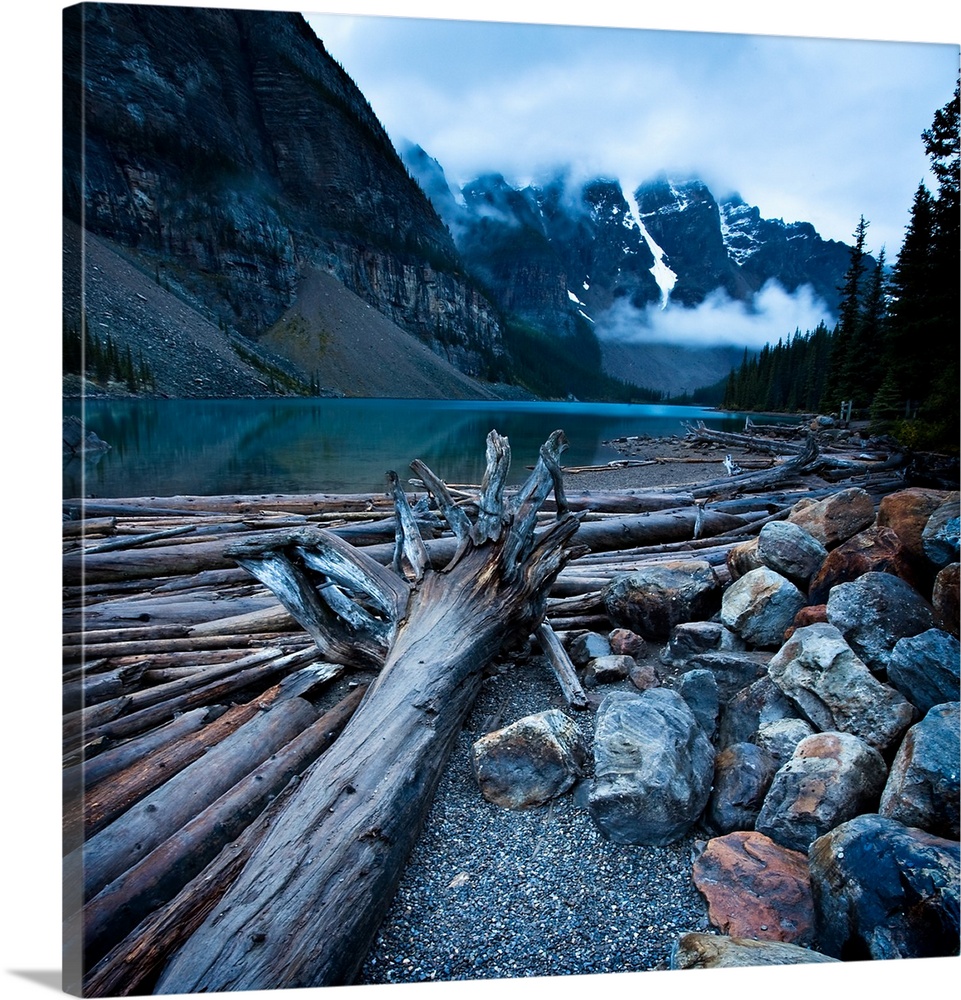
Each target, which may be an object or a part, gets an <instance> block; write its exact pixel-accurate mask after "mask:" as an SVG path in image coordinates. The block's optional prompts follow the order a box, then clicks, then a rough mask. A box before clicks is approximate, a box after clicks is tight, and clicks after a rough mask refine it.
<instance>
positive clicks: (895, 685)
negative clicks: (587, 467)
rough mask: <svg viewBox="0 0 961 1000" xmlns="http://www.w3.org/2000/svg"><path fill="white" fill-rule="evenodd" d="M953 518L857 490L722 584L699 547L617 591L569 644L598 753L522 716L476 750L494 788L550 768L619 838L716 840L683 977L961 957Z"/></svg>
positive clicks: (770, 538) (799, 523) (774, 527)
mask: <svg viewBox="0 0 961 1000" xmlns="http://www.w3.org/2000/svg"><path fill="white" fill-rule="evenodd" d="M958 515H959V494H958V493H946V492H942V491H936V490H930V489H905V490H902V491H900V492H898V493H895V494H892V495H889V496H886V497H885V498H884V499H883V500H882V501H881V502H880V505H879V507H878V509H877V510H875V508H874V504H873V503H872V501H871V498H870V497H869V496H868V495H867V494H866V493H865V492H864V491H863V490H860V489H858V488H856V487H853V488H850V489H845V490H842V491H840V492H838V493H836V494H834V495H833V496H830V497H828V498H827V499H824V500H820V501H817V502H811V501H802V502H800V503H799V504H798V505H796V507H795V508H794V509H793V510H792V512H791V513H790V515H789V516H788V518H787V520H785V521H778V522H771V523H769V524H767V525H765V526H764V528H763V529H762V530H761V532H760V534H759V536H758V537H757V538H755V539H753V540H752V541H750V542H747V543H743V544H740V545H737V546H735V547H733V548H731V549H730V550H729V553H728V557H727V561H726V569H727V574H728V575H729V577H730V581H729V582H727V581H725V582H723V583H722V576H721V575H720V574H718V573H716V572H715V570H714V569H713V568H712V567H711V566H710V565H709V564H708V563H707V562H703V563H701V562H698V561H696V560H690V559H687V560H684V561H683V562H682V561H678V562H674V563H659V564H654V565H650V566H647V567H645V568H644V569H643V571H638V572H633V573H631V574H629V575H625V576H623V577H620V578H618V579H616V580H614V582H613V583H611V584H610V585H609V587H608V589H607V591H606V592H605V593H604V594H603V595H602V596H603V602H604V606H605V609H606V613H607V616H608V618H609V620H610V622H611V624H612V626H613V630H612V631H611V632H610V633H609V634H608V635H603V634H600V633H584V632H581V633H579V634H576V635H570V636H568V637H567V645H568V649H569V652H570V656H571V659H572V662H573V663H574V664H575V665H576V666H577V669H578V672H579V675H580V676H581V678H582V680H583V682H584V686H585V687H586V688H587V689H588V690H589V691H590V700H591V703H592V705H593V706H594V707H596V712H597V716H596V726H595V733H594V740H593V749H592V750H591V748H589V747H582V746H580V745H575V744H574V743H572V744H571V745H570V746H568V745H567V744H565V742H564V733H565V727H564V724H563V713H559V712H557V711H556V710H552V711H551V712H547V713H543V715H542V716H540V717H538V716H532V717H530V718H528V719H525V720H520V721H519V722H517V723H515V724H513V725H512V726H509V727H507V728H506V729H504V730H501V731H499V732H497V733H492V734H489V735H488V736H485V737H484V738H483V739H482V740H480V741H479V742H478V745H477V747H476V750H475V762H479V761H483V765H481V764H480V763H477V764H476V767H477V774H478V778H479V780H480V781H481V785H482V788H484V789H485V791H484V794H485V795H489V792H488V790H487V789H488V788H490V787H496V788H497V789H498V795H499V796H500V799H499V800H497V801H501V803H502V804H504V805H506V806H508V807H510V808H517V807H524V806H525V805H527V804H530V803H534V802H542V801H544V797H543V796H544V794H545V792H544V789H545V788H547V787H548V783H546V782H545V780H544V777H543V772H544V768H545V766H546V765H545V763H544V762H545V760H548V761H549V763H550V766H551V768H552V769H554V770H553V771H552V775H551V780H550V783H549V787H550V788H551V789H556V792H551V794H563V793H564V792H565V791H567V790H568V789H570V788H572V787H579V788H580V789H581V793H580V794H581V799H580V801H582V802H583V803H584V804H585V805H586V806H587V808H588V810H589V812H590V814H591V816H592V818H593V820H594V822H595V824H596V825H597V828H598V829H599V831H600V832H601V834H602V835H603V836H604V837H605V838H607V839H609V840H611V841H612V842H615V843H619V844H633V845H639V846H643V845H663V844H668V843H671V842H673V841H674V840H677V839H678V838H680V837H682V836H684V835H686V834H688V833H690V832H691V831H695V832H696V833H698V835H699V836H700V835H703V836H704V837H705V839H704V840H703V841H699V842H698V843H699V845H700V848H701V849H700V853H699V854H698V855H697V856H696V858H695V859H694V861H693V868H692V878H693V880H694V883H695V885H696V886H697V888H698V890H699V891H700V892H701V893H702V895H703V896H704V898H705V900H706V901H707V904H708V912H709V919H710V921H711V923H712V924H713V926H714V927H715V928H716V929H717V931H718V932H719V933H720V935H721V937H719V936H718V935H702V934H685V935H683V936H681V937H680V938H679V939H678V942H677V944H676V947H675V949H674V954H673V956H672V960H671V961H672V966H673V967H675V968H701V967H705V966H706V965H730V964H761V963H765V962H775V963H778V964H783V963H790V962H806V961H829V960H838V959H840V960H852V959H866V958H872V959H883V958H895V957H898V958H908V957H932V956H941V955H956V954H958V952H959V924H961V921H959V874H961V854H959V844H958V839H959V771H961V767H959V729H961V719H959V707H961V705H959V702H961V695H959V678H961V671H959V661H961V646H959V642H958V632H959V622H958V605H959V599H958V578H959V574H958V559H959V516H958ZM649 647H650V648H653V649H658V648H660V652H659V654H658V655H657V659H656V661H655V662H654V663H653V664H652V663H651V662H650V661H651V659H652V658H651V657H648V656H647V649H648V648H649ZM605 689H606V692H607V693H604V692H605ZM558 715H560V716H562V718H561V719H558V718H557V717H556V716H558ZM525 734H535V735H533V736H531V738H530V740H529V745H528V742H527V741H526V740H525ZM545 734H546V735H545ZM498 746H500V747H501V750H500V752H499V753H497V752H494V750H493V748H496V747H498ZM527 753H529V755H530V759H529V760H528V761H527V762H526V763H525V764H520V763H518V760H519V757H523V756H524V755H525V754H527ZM591 756H593V770H592V769H591V766H590V758H591ZM498 757H500V758H502V759H504V760H506V761H507V764H506V765H505V768H504V770H503V771H501V772H499V773H498V774H496V775H492V774H491V768H492V766H493V765H492V764H491V761H492V760H495V759H496V758H498ZM508 772H509V773H508ZM525 776H528V777H529V781H530V787H525V788H512V789H510V790H509V791H505V789H508V788H509V786H511V785H512V784H513V783H514V782H523V781H526V780H528V779H527V778H525ZM585 789H586V792H585Z"/></svg>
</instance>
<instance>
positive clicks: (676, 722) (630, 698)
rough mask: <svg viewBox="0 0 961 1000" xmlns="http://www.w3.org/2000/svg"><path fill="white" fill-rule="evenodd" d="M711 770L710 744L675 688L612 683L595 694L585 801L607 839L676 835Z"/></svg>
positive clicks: (692, 813) (690, 818) (694, 812)
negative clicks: (637, 689) (630, 688)
mask: <svg viewBox="0 0 961 1000" xmlns="http://www.w3.org/2000/svg"><path fill="white" fill-rule="evenodd" d="M713 774H714V748H713V747H712V746H711V744H710V742H709V741H708V739H707V737H706V736H705V735H704V731H703V730H702V729H701V727H700V726H699V725H698V724H697V721H696V720H695V718H694V716H693V714H692V713H691V710H690V709H689V708H688V707H687V705H686V704H685V702H684V699H683V698H682V697H681V696H680V695H679V694H677V692H675V691H670V690H668V689H667V688H651V689H650V690H649V691H644V692H641V693H639V694H634V693H633V692H627V691H612V692H611V693H610V694H608V695H607V696H606V697H605V698H604V700H603V701H602V702H601V704H600V706H599V708H598V712H597V726H596V730H595V735H594V781H593V783H592V785H591V791H590V800H589V802H590V813H591V816H592V818H593V819H594V822H595V823H596V825H597V827H598V829H599V830H600V832H601V834H602V835H603V836H604V837H605V838H607V839H608V840H611V841H613V842H614V843H618V844H646V845H664V844H669V843H672V842H673V841H675V840H677V839H678V838H679V837H682V836H684V834H686V833H687V832H688V831H689V830H690V829H691V827H692V826H693V825H694V824H695V823H696V822H697V820H698V819H699V818H700V816H701V813H702V812H703V811H704V807H705V805H706V804H707V799H708V796H709V795H710V792H711V779H712V777H713Z"/></svg>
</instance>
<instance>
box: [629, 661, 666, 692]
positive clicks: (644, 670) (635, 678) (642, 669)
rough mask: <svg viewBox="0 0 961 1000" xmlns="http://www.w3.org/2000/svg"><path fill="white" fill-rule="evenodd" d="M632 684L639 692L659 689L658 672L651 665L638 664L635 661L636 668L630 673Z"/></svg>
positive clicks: (632, 668)
mask: <svg viewBox="0 0 961 1000" xmlns="http://www.w3.org/2000/svg"><path fill="white" fill-rule="evenodd" d="M630 678H631V683H632V684H633V685H634V687H636V688H637V690H638V691H646V690H647V689H648V688H653V687H657V686H658V684H660V681H659V680H658V677H657V671H656V670H655V669H654V667H653V666H651V664H650V663H638V662H637V661H636V660H635V661H634V666H633V667H631V671H630Z"/></svg>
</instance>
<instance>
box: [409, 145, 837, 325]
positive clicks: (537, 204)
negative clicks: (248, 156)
mask: <svg viewBox="0 0 961 1000" xmlns="http://www.w3.org/2000/svg"><path fill="white" fill-rule="evenodd" d="M403 156H404V159H405V162H406V163H407V164H408V168H409V169H410V171H411V173H412V174H413V175H414V176H415V177H416V178H417V179H418V181H419V182H420V184H421V186H422V187H423V188H424V190H425V192H426V193H427V194H428V196H429V198H430V199H431V201H432V202H433V204H434V206H435V207H436V208H437V210H438V211H439V212H440V213H441V215H442V216H443V217H444V219H445V220H446V221H447V223H448V225H449V227H450V229H451V231H452V232H453V234H454V237H455V241H456V243H457V246H458V249H459V250H460V251H461V253H462V254H463V257H464V260H465V262H466V264H467V266H468V268H470V269H471V270H473V271H474V272H475V273H476V274H478V275H479V276H480V278H481V280H482V281H484V283H485V284H486V286H487V287H488V289H489V291H490V292H491V294H492V295H493V296H494V297H495V298H497V299H498V301H499V302H500V303H501V304H502V305H503V306H505V308H510V309H514V310H517V311H520V312H522V313H525V314H526V315H527V316H528V318H530V319H531V320H532V321H535V322H537V321H540V322H541V323H542V324H545V325H546V324H554V325H555V326H556V325H560V326H561V327H562V328H563V327H564V326H565V324H567V323H568V322H569V318H570V316H571V315H572V314H576V313H578V312H579V311H584V312H585V313H586V314H588V315H590V316H591V317H592V318H593V319H596V320H599V319H600V317H601V315H602V314H603V312H604V311H605V310H607V309H609V308H610V307H611V306H612V305H613V304H614V303H616V302H617V301H618V300H621V299H625V298H626V300H627V301H629V302H630V304H631V305H633V306H635V307H637V308H643V307H645V306H647V305H650V304H653V303H657V302H659V301H660V302H662V303H665V304H672V305H675V306H681V307H692V306H696V305H698V304H700V303H702V302H704V300H705V299H707V298H708V297H709V296H711V295H712V294H716V293H717V292H718V291H721V292H723V293H724V294H725V295H726V296H727V297H728V298H731V299H734V300H739V301H748V302H749V301H750V300H751V299H752V298H753V296H754V295H755V294H756V293H757V292H758V291H760V289H761V288H762V287H763V286H764V285H765V283H766V282H768V281H772V280H773V281H776V282H777V283H778V284H780V285H781V287H782V288H783V289H784V290H785V291H786V292H788V293H792V292H795V291H797V289H798V288H800V287H801V286H802V285H807V286H810V287H811V288H812V289H813V291H814V292H815V293H816V295H817V296H818V297H819V298H820V299H821V300H822V301H823V302H824V303H825V305H826V306H827V308H828V310H829V311H831V312H833V311H835V310H836V309H837V304H838V287H839V286H840V285H841V283H842V280H843V276H844V273H845V271H846V270H847V267H848V264H849V262H850V248H849V247H848V246H847V245H846V244H844V243H838V242H835V241H831V240H823V239H821V237H820V236H819V235H818V233H817V232H816V231H815V229H814V227H813V226H811V225H810V223H807V222H793V223H785V222H783V221H782V220H780V219H763V218H761V214H760V211H759V210H758V209H757V208H754V207H752V206H749V205H747V204H746V203H745V202H744V201H743V199H741V198H740V197H739V196H737V195H734V196H732V197H730V198H728V199H726V200H724V201H722V202H720V203H719V202H718V201H717V200H716V199H715V197H714V195H713V194H712V193H711V191H710V189H709V188H708V187H707V185H706V184H704V183H703V182H702V181H699V180H688V181H685V182H675V181H672V180H671V179H669V178H668V177H666V176H663V175H662V176H659V177H656V178H653V179H651V180H649V181H646V182H645V183H643V184H641V185H640V186H639V187H638V188H637V189H636V190H635V191H634V192H633V194H632V195H628V194H627V193H625V191H624V189H623V188H622V186H621V184H620V182H618V181H616V180H612V179H606V178H598V179H595V180H592V181H589V182H587V183H585V184H582V185H579V186H572V185H569V184H567V183H566V182H565V180H564V178H562V177H558V178H554V179H552V180H550V181H548V182H547V183H545V184H544V185H543V186H528V187H526V188H524V189H523V190H518V189H515V188H513V187H511V185H510V184H509V183H508V182H507V181H506V180H505V179H504V178H503V177H502V176H501V175H499V174H496V175H489V176H485V177H480V178H478V179H477V180H474V181H472V182H470V183H469V184H467V185H465V186H464V187H463V189H461V190H456V189H453V188H452V187H451V186H450V185H449V184H448V182H447V179H446V177H445V176H444V172H443V169H442V168H441V166H440V165H439V164H438V163H437V162H436V160H432V159H431V158H430V157H428V156H427V154H426V153H424V151H423V150H422V149H420V147H416V146H413V147H410V148H409V149H407V150H405V151H403ZM631 199H633V204H632V202H631ZM656 253H657V254H658V257H659V259H656V257H655V254H656ZM568 293H570V294H568ZM575 299H576V301H575ZM787 332H790V331H787ZM775 335H776V334H775Z"/></svg>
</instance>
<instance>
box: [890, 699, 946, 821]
mask: <svg viewBox="0 0 961 1000" xmlns="http://www.w3.org/2000/svg"><path fill="white" fill-rule="evenodd" d="M959 708H961V704H959V703H958V702H957V701H952V702H949V703H947V704H944V705H935V706H934V707H933V708H931V709H930V710H929V711H928V713H927V715H925V717H924V718H923V719H922V720H921V721H920V722H918V723H917V724H916V725H914V726H912V727H911V728H910V729H909V730H908V731H907V733H906V734H905V736H904V739H903V740H902V742H901V746H900V747H899V748H898V752H897V755H896V756H895V758H894V761H893V763H892V764H891V772H890V774H889V775H888V781H887V784H886V785H885V786H884V792H883V793H882V795H881V804H880V806H879V807H878V812H879V813H880V814H881V815H882V816H887V817H888V818H889V819H896V820H897V821H898V822H899V823H903V824H904V825H905V826H914V827H917V828H918V829H921V830H926V831H927V832H928V833H933V834H934V835H935V836H937V837H947V838H948V839H950V840H958V839H959V838H961V829H959V819H958V816H959V811H961V796H959V781H958V773H959V769H958V758H959V756H961V740H959V731H961V715H959Z"/></svg>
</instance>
